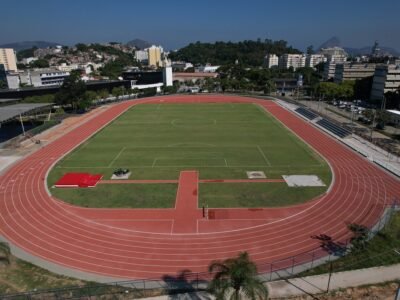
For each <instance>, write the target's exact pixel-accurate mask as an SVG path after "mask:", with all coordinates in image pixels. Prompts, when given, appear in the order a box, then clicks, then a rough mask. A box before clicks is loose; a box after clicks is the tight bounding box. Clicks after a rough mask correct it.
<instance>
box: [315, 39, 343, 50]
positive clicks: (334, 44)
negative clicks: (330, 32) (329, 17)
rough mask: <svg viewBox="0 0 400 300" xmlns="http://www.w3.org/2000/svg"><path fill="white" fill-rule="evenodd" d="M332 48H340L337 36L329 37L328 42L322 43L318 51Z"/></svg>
mask: <svg viewBox="0 0 400 300" xmlns="http://www.w3.org/2000/svg"><path fill="white" fill-rule="evenodd" d="M332 47H340V39H339V38H338V37H337V36H334V37H331V38H330V39H329V40H327V41H326V42H324V43H322V44H321V46H319V48H318V50H321V49H322V48H332Z"/></svg>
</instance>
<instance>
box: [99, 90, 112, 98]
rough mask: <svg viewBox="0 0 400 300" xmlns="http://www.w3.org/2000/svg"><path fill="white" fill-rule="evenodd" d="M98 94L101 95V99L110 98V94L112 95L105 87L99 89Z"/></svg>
mask: <svg viewBox="0 0 400 300" xmlns="http://www.w3.org/2000/svg"><path fill="white" fill-rule="evenodd" d="M97 95H98V96H99V98H100V99H106V98H108V96H110V93H109V92H108V91H107V90H106V89H103V90H100V91H98V92H97Z"/></svg>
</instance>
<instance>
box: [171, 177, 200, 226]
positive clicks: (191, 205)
mask: <svg viewBox="0 0 400 300" xmlns="http://www.w3.org/2000/svg"><path fill="white" fill-rule="evenodd" d="M198 182H199V174H198V172H197V171H182V172H181V174H180V176H179V185H178V193H177V195H176V204H175V205H176V207H175V210H176V217H175V221H174V225H173V227H172V233H197V219H198V218H199V217H201V215H200V210H199V209H198V207H197V206H198V204H197V199H198V192H199V191H198Z"/></svg>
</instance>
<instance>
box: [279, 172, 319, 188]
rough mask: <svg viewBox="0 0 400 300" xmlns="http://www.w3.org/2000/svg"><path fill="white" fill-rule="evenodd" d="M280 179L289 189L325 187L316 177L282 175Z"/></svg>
mask: <svg viewBox="0 0 400 300" xmlns="http://www.w3.org/2000/svg"><path fill="white" fill-rule="evenodd" d="M282 177H283V179H284V180H285V181H286V184H287V185H288V186H290V187H307V186H308V187H310V186H314V187H317V186H326V185H325V183H323V182H322V180H321V179H320V178H319V177H318V176H316V175H283V176H282Z"/></svg>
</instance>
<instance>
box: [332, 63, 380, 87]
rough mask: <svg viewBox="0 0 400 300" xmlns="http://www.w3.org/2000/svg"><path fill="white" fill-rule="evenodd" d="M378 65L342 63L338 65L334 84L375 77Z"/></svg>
mask: <svg viewBox="0 0 400 300" xmlns="http://www.w3.org/2000/svg"><path fill="white" fill-rule="evenodd" d="M375 67H376V64H363V63H361V64H360V63H341V64H337V65H336V69H335V77H334V82H336V83H341V82H343V81H348V80H357V79H362V78H365V77H369V76H373V75H374V73H375Z"/></svg>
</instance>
